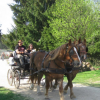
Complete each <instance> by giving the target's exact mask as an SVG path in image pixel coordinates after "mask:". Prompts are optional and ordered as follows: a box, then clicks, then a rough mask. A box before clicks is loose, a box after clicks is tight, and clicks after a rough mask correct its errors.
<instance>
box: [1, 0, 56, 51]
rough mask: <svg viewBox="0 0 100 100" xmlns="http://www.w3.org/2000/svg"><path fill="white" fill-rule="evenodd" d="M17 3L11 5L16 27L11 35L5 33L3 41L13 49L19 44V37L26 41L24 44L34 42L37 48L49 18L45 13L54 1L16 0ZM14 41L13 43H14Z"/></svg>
mask: <svg viewBox="0 0 100 100" xmlns="http://www.w3.org/2000/svg"><path fill="white" fill-rule="evenodd" d="M14 1H15V4H12V5H9V6H10V7H11V9H12V11H13V14H14V16H13V20H14V23H15V24H16V27H14V28H13V30H12V31H10V34H9V35H6V36H5V35H4V36H3V39H2V41H3V42H4V43H5V44H6V45H7V46H8V47H9V48H11V49H14V46H15V45H16V44H17V42H18V40H19V39H22V40H23V41H24V45H26V46H28V44H30V43H32V44H33V45H34V47H35V48H36V49H38V48H39V46H38V45H37V43H38V41H39V39H40V37H41V32H42V31H43V27H44V26H45V24H46V22H47V20H46V17H45V15H44V14H43V13H44V12H45V10H46V9H47V7H44V5H45V4H46V5H47V6H50V5H51V4H52V3H53V2H54V1H52V0H47V2H46V1H41V0H38V1H37V0H34V1H33V0H14ZM12 41H13V43H12Z"/></svg>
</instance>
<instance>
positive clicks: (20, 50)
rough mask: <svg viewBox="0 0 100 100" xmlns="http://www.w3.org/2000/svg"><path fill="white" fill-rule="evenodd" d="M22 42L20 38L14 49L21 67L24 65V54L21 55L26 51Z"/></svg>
mask: <svg viewBox="0 0 100 100" xmlns="http://www.w3.org/2000/svg"><path fill="white" fill-rule="evenodd" d="M22 44H23V42H22V40H19V41H18V45H17V46H16V47H15V51H16V54H17V55H16V56H17V58H19V61H20V64H21V67H23V68H24V67H25V66H24V56H23V54H24V53H26V52H27V50H26V47H25V46H24V45H22Z"/></svg>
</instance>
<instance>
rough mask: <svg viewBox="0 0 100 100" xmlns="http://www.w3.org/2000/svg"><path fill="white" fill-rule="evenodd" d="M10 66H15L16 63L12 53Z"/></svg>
mask: <svg viewBox="0 0 100 100" xmlns="http://www.w3.org/2000/svg"><path fill="white" fill-rule="evenodd" d="M9 65H11V66H12V65H15V61H14V58H13V54H12V53H10V55H9Z"/></svg>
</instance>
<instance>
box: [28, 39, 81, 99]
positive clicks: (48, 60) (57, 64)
mask: <svg viewBox="0 0 100 100" xmlns="http://www.w3.org/2000/svg"><path fill="white" fill-rule="evenodd" d="M45 54H46V52H41V51H37V52H35V53H33V54H32V55H31V58H30V75H31V76H30V79H31V82H32V84H31V87H33V81H34V78H35V74H34V73H33V72H35V73H36V71H37V72H38V86H37V92H38V94H40V81H41V78H42V77H43V74H44V75H45V82H46V91H45V92H46V93H45V99H46V100H49V97H48V89H49V86H50V82H51V81H52V80H53V79H57V80H58V84H59V95H60V100H64V97H63V76H64V73H65V71H66V68H65V67H66V66H65V64H66V62H69V64H70V65H74V66H76V65H77V66H81V60H80V58H79V56H78V53H77V49H76V46H75V45H74V44H73V43H71V40H69V43H67V44H64V45H62V46H60V47H58V48H57V49H55V50H53V51H51V52H49V54H47V55H46V56H45ZM42 69H43V70H42Z"/></svg>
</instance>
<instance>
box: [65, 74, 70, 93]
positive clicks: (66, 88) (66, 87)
mask: <svg viewBox="0 0 100 100" xmlns="http://www.w3.org/2000/svg"><path fill="white" fill-rule="evenodd" d="M66 77H67V79H68V77H69V76H68V75H67V76H66ZM68 86H69V85H68V83H67V84H66V86H65V87H64V93H65V94H66V93H67V90H68Z"/></svg>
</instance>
